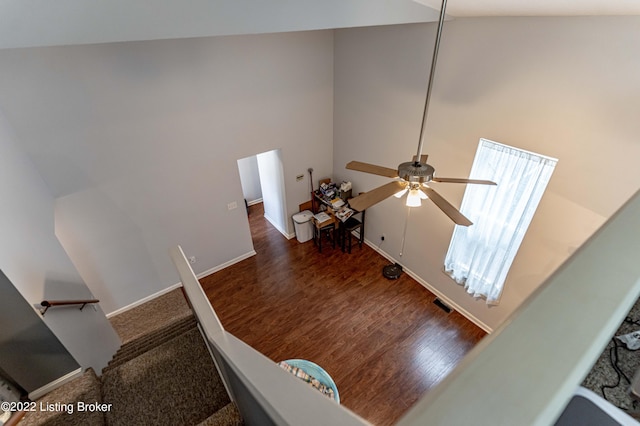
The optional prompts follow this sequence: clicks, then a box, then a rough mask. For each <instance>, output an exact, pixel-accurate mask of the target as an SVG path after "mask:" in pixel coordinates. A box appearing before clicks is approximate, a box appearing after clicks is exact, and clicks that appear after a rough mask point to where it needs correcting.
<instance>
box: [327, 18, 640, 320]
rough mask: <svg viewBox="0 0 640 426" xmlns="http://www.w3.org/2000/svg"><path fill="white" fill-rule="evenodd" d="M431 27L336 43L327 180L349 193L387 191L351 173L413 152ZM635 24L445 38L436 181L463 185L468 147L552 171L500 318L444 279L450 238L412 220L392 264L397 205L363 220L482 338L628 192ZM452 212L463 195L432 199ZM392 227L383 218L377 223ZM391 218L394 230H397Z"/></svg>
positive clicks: (565, 24) (455, 191)
mask: <svg viewBox="0 0 640 426" xmlns="http://www.w3.org/2000/svg"><path fill="white" fill-rule="evenodd" d="M435 29H436V27H435V24H416V25H405V26H391V27H378V28H365V29H349V30H338V31H337V32H336V36H335V59H334V61H335V74H334V79H335V89H334V90H335V105H334V109H335V111H334V126H335V128H334V177H335V179H336V180H337V181H340V180H342V179H345V180H351V181H352V182H353V185H354V190H355V191H363V190H369V189H372V188H374V187H376V186H378V185H381V184H383V183H385V182H386V181H387V180H386V179H385V178H382V177H376V176H370V175H366V174H363V173H358V172H351V171H347V170H345V168H344V166H345V164H346V163H347V162H348V161H349V160H354V159H358V160H361V161H366V162H371V163H375V164H380V165H385V166H388V167H394V168H395V167H396V166H397V164H399V163H400V162H403V161H408V159H409V158H410V157H411V156H412V155H413V154H414V153H415V150H416V147H417V142H418V134H419V130H420V120H421V115H422V108H423V105H424V96H425V90H426V83H427V78H428V70H429V64H430V60H431V52H432V49H433V40H434V37H435ZM638 45H640V18H638V17H628V18H614V17H588V18H477V19H457V20H454V21H448V22H447V23H446V24H445V29H444V32H443V39H442V45H441V50H440V57H439V62H438V69H437V74H436V78H435V83H434V92H433V98H432V103H431V108H430V116H429V120H428V123H427V129H426V131H427V140H426V144H425V151H426V152H427V153H428V154H430V159H429V163H430V164H432V165H433V166H434V167H435V168H436V171H437V172H438V174H439V175H440V176H447V177H449V176H450V177H465V176H467V175H468V173H469V171H470V168H471V164H472V161H473V155H474V153H475V150H476V146H477V143H478V140H479V139H480V138H481V137H486V138H488V139H491V140H495V141H499V142H502V143H506V144H509V145H513V146H516V147H519V148H523V149H526V150H531V151H535V152H539V153H541V154H545V155H549V156H552V157H556V158H559V162H558V166H557V167H556V171H555V173H554V176H553V177H552V179H551V182H550V184H549V186H548V189H547V192H546V194H545V196H544V197H543V199H542V201H541V203H540V206H539V208H538V212H537V214H536V216H535V217H534V219H533V222H532V224H531V227H530V229H529V232H528V234H527V235H526V237H525V240H524V242H523V244H522V247H521V249H520V252H519V254H518V255H517V257H516V259H515V262H514V264H513V266H512V268H511V272H510V274H509V276H508V277H507V282H506V288H505V291H504V293H503V297H502V300H501V303H500V305H499V306H498V307H492V308H489V307H487V306H486V305H485V303H484V302H483V301H475V300H474V299H473V298H471V297H470V296H468V295H467V294H466V293H465V292H464V289H463V288H462V287H460V286H458V285H457V284H455V283H454V282H453V281H452V280H451V279H449V278H448V277H447V276H446V275H445V274H444V273H443V272H442V262H443V259H444V256H445V254H446V250H447V247H448V244H449V240H450V237H451V232H452V227H453V225H452V224H451V222H450V221H449V219H448V218H447V217H446V216H445V215H444V214H442V213H441V212H440V211H439V210H438V209H437V208H436V207H435V206H433V205H426V206H423V208H421V209H419V210H414V211H413V212H412V214H411V219H410V222H409V224H408V231H407V239H406V244H405V250H404V256H403V257H402V258H399V255H398V253H399V247H400V243H401V238H402V228H403V223H404V208H403V206H402V202H400V201H398V200H396V199H394V198H391V199H389V200H386V201H384V202H382V203H380V204H378V205H376V206H375V207H373V208H371V209H369V211H368V212H367V230H366V231H367V237H368V239H369V240H370V241H372V242H373V243H375V244H376V245H377V244H378V243H379V242H380V240H379V236H380V235H381V234H382V233H385V234H386V236H387V238H386V239H385V242H384V243H383V244H382V246H381V248H382V249H383V250H384V251H386V252H387V253H388V254H389V255H391V256H393V257H395V258H396V259H399V260H400V262H401V263H402V264H403V265H405V266H406V267H407V268H408V269H409V270H411V271H413V272H415V273H416V274H417V275H418V277H419V278H421V279H422V280H423V281H425V282H426V283H428V284H429V285H431V286H432V287H433V288H435V289H436V290H437V291H438V292H440V293H442V294H443V295H444V296H445V297H446V298H447V299H449V300H451V301H453V302H454V303H455V304H456V305H458V308H460V309H461V310H462V311H464V312H466V313H467V314H468V315H469V316H471V317H474V318H476V319H477V320H478V322H479V323H481V324H483V325H484V326H485V328H487V329H493V328H495V327H497V326H498V325H499V324H501V323H502V322H503V321H504V320H505V319H506V318H507V317H508V316H509V314H510V313H511V312H512V311H513V310H514V309H515V308H516V307H517V306H518V305H519V304H520V303H521V302H522V301H523V300H524V299H525V298H526V297H527V296H528V295H529V294H531V292H532V291H533V290H534V289H535V288H536V287H537V286H538V285H539V284H540V283H541V282H542V281H543V280H544V279H545V278H546V277H548V276H549V274H550V273H551V272H552V271H553V270H554V269H555V268H557V266H558V265H560V264H561V262H562V261H563V260H564V259H566V258H567V257H568V256H569V255H570V253H572V252H573V250H575V248H576V247H578V246H579V245H580V244H581V243H582V242H583V241H584V240H585V239H586V238H587V237H588V236H589V235H590V234H591V233H592V232H593V231H594V230H595V229H596V227H597V226H598V225H599V224H601V223H602V222H603V220H604V218H606V217H608V216H610V215H611V214H612V213H613V212H614V211H615V210H616V209H617V208H618V207H620V206H621V205H622V204H623V202H624V201H625V200H627V199H628V198H629V197H630V196H631V195H632V194H633V193H634V192H635V190H637V188H638V187H639V186H640V168H638V167H637V159H638V158H640V143H639V142H638V134H640V122H639V121H638V120H637V117H636V115H637V114H636V113H635V112H636V111H638V110H640V96H638V93H640V80H639V79H638V78H637V76H638V75H640V58H639V57H638V56H637V55H633V54H631V52H633V51H634V50H635V48H636V47H637V46H638ZM436 189H437V190H438V191H439V192H440V193H441V194H442V195H443V196H445V197H446V198H447V199H448V200H449V201H451V202H452V203H453V204H454V205H460V201H461V199H462V194H463V191H464V187H463V186H456V185H452V184H449V185H447V184H439V185H438V186H437V188H436ZM389 218H393V219H389ZM396 218H397V219H396Z"/></svg>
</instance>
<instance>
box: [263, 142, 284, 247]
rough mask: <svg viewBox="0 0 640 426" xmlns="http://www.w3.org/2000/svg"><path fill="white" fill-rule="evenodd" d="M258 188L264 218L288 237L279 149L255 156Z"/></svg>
mask: <svg viewBox="0 0 640 426" xmlns="http://www.w3.org/2000/svg"><path fill="white" fill-rule="evenodd" d="M257 160H258V170H259V173H260V187H261V190H262V200H263V203H264V217H265V219H267V220H268V221H269V222H271V224H272V225H273V226H275V227H276V228H277V229H278V230H279V231H280V232H281V233H283V234H284V235H288V234H289V233H290V232H289V228H288V225H289V223H288V222H289V221H288V220H287V214H286V206H285V203H286V194H285V192H284V176H283V174H282V152H281V151H280V150H279V149H274V150H271V151H267V152H263V153H260V154H258V155H257Z"/></svg>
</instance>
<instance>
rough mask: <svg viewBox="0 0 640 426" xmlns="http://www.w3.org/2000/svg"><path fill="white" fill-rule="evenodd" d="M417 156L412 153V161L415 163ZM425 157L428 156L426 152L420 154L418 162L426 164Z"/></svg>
mask: <svg viewBox="0 0 640 426" xmlns="http://www.w3.org/2000/svg"><path fill="white" fill-rule="evenodd" d="M417 158H418V156H417V155H414V156H413V160H412V161H413V162H414V163H415V162H416V159H417ZM427 158H429V156H428V155H427V154H422V155H421V156H420V163H421V164H427Z"/></svg>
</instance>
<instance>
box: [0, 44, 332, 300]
mask: <svg viewBox="0 0 640 426" xmlns="http://www.w3.org/2000/svg"><path fill="white" fill-rule="evenodd" d="M0 107H2V108H4V109H5V111H6V115H7V119H8V121H9V122H10V123H11V124H12V126H13V127H14V129H15V131H16V133H17V135H18V136H19V138H20V142H21V144H22V146H23V147H24V148H25V149H26V150H27V152H28V154H29V155H30V157H31V159H32V161H33V163H34V164H35V165H36V167H37V169H38V170H39V171H40V172H41V174H42V175H43V177H44V179H45V181H46V182H47V184H48V185H49V186H50V188H51V190H52V192H53V194H54V196H55V197H56V232H57V233H58V235H59V237H60V239H61V241H63V243H64V246H65V249H66V250H67V251H68V252H69V253H70V256H71V258H72V259H73V261H74V264H75V266H76V268H77V269H78V271H80V273H81V275H82V277H83V278H84V280H85V282H86V283H87V285H88V286H89V287H90V288H91V289H92V291H93V292H94V294H95V295H96V296H97V297H98V298H100V299H101V300H104V301H105V303H104V305H103V306H104V308H105V310H106V311H108V312H112V311H115V310H117V309H120V308H122V307H125V306H127V305H129V304H131V303H133V302H135V301H137V300H139V299H141V298H143V297H145V296H149V295H151V294H154V293H156V292H158V291H161V290H163V289H165V288H167V287H168V286H170V285H172V284H175V283H176V282H178V276H177V274H176V273H175V271H174V270H173V268H172V266H171V262H170V260H169V256H168V249H169V247H172V246H174V245H176V244H178V243H180V244H181V245H182V247H183V248H184V250H185V252H186V253H187V255H188V256H196V257H197V258H198V262H197V263H196V264H195V265H194V269H195V270H196V272H197V273H201V272H203V271H207V270H209V269H211V268H215V267H217V266H219V265H222V264H224V263H226V262H229V261H232V260H233V259H236V258H239V257H241V256H243V255H246V254H247V253H250V252H251V251H252V250H253V246H252V242H251V236H250V232H249V228H248V222H247V219H246V212H245V209H244V208H238V209H235V210H228V209H227V204H228V203H230V202H233V201H235V202H237V203H238V206H242V204H243V195H242V189H241V185H240V179H239V173H238V166H237V159H238V158H245V157H248V156H251V155H255V154H258V153H261V152H265V151H269V150H272V149H275V148H280V149H281V150H282V162H283V174H284V180H285V183H286V200H287V206H286V216H287V217H289V216H291V214H293V213H294V212H296V211H297V210H298V204H300V203H301V202H303V201H306V200H308V198H309V196H308V188H309V184H308V182H307V180H306V179H305V180H303V181H301V182H296V180H295V176H296V175H298V174H303V173H305V171H306V169H307V168H308V167H313V168H314V169H315V170H317V171H318V173H319V174H320V175H330V174H331V169H332V146H331V141H332V128H333V124H332V123H333V122H332V120H333V111H332V107H333V33H332V32H330V31H319V32H301V33H288V34H274V35H261V36H234V37H218V38H199V39H183V40H165V41H149V42H130V43H114V44H103V45H86V46H69V47H51V48H33V49H15V50H0ZM289 222H290V221H286V222H285V223H286V226H287V228H290V227H292V224H290V223H289ZM288 232H290V233H292V232H293V230H292V229H291V230H288Z"/></svg>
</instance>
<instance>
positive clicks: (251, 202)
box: [247, 198, 262, 206]
mask: <svg viewBox="0 0 640 426" xmlns="http://www.w3.org/2000/svg"><path fill="white" fill-rule="evenodd" d="M261 202H262V198H258V199H257V200H253V201H247V205H248V206H253V205H254V204H260V203H261Z"/></svg>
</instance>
